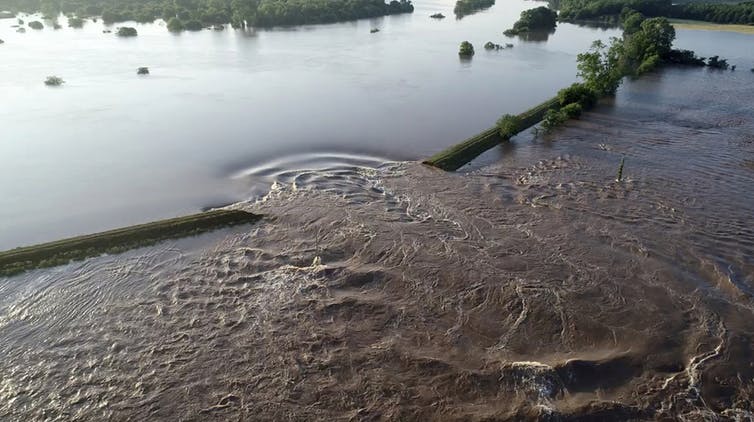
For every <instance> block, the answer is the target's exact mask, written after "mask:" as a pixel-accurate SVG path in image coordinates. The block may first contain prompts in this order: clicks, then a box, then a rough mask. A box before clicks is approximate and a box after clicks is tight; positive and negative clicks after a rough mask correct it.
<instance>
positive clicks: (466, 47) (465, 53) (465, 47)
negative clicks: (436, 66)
mask: <svg viewBox="0 0 754 422" xmlns="http://www.w3.org/2000/svg"><path fill="white" fill-rule="evenodd" d="M458 55H459V56H461V57H463V58H471V56H473V55H474V46H473V45H472V44H471V43H470V42H468V41H463V42H462V43H461V46H460V47H459V49H458Z"/></svg>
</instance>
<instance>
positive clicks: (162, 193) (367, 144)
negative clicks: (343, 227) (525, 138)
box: [0, 0, 617, 249]
mask: <svg viewBox="0 0 754 422" xmlns="http://www.w3.org/2000/svg"><path fill="white" fill-rule="evenodd" d="M453 5H454V2H453V1H450V0H445V1H440V2H437V1H436V2H424V1H422V2H418V3H417V5H416V11H415V12H414V13H413V14H410V15H400V16H389V17H385V18H382V19H375V20H362V21H357V22H347V23H340V24H333V25H317V26H305V27H295V28H279V29H273V30H265V31H256V32H243V31H231V30H225V31H202V32H198V33H192V32H185V33H181V34H179V35H175V34H170V33H169V32H168V31H167V30H166V28H165V27H164V24H163V25H160V24H154V25H137V24H133V26H135V27H136V28H137V30H138V31H139V36H138V37H136V38H132V39H122V38H118V37H116V36H115V35H114V34H103V33H102V30H103V28H104V27H103V26H102V23H101V22H100V23H93V22H87V23H86V25H85V26H84V28H82V29H71V28H68V27H67V24H66V21H65V19H64V18H61V19H60V23H61V25H62V26H63V29H60V30H58V31H55V30H53V29H51V28H45V29H44V30H42V31H34V30H31V29H27V31H26V33H25V34H18V33H16V32H15V29H14V28H11V25H13V24H15V19H6V20H0V39H3V40H5V44H2V45H1V46H0V96H1V98H2V101H0V123H1V125H2V126H1V127H0V161H1V164H2V165H0V198H2V199H1V200H0V249H7V248H12V247H15V246H20V245H26V244H31V243H38V242H42V241H48V240H54V239H58V238H61V237H67V236H71V235H75V234H81V233H92V232H96V231H100V230H104V229H109V228H115V227H122V226H125V225H130V224H135V223H140V222H146V221H152V220H156V219H160V218H166V217H172V216H176V215H182V214H187V213H191V212H196V211H199V210H201V209H203V208H205V207H209V206H216V205H221V204H227V203H229V202H235V201H238V200H245V199H248V198H250V197H253V196H256V195H259V194H262V193H264V192H265V191H266V190H267V188H268V187H269V180H270V178H269V177H268V176H269V174H270V172H271V171H272V172H275V171H281V170H291V169H301V168H323V167H327V166H331V165H337V164H350V165H362V164H365V163H368V164H370V165H372V166H374V165H378V164H379V163H382V162H384V161H386V160H415V159H419V158H423V157H426V156H428V155H430V154H432V153H434V152H436V151H439V150H441V149H443V148H445V147H446V146H448V145H450V144H453V143H455V142H458V141H460V140H462V139H464V138H466V137H468V136H471V135H473V134H475V133H477V132H479V131H480V130H482V129H484V128H487V127H489V126H491V125H492V124H493V123H494V122H495V120H497V118H499V117H500V115H502V114H504V113H516V112H520V111H521V110H524V109H526V108H527V107H530V106H532V105H535V104H537V103H539V102H540V101H542V100H544V99H546V98H550V97H551V96H552V95H553V94H554V93H555V92H556V91H557V90H558V89H560V88H562V87H564V86H567V85H569V84H570V83H572V82H573V81H575V79H576V66H575V63H576V55H577V54H578V53H579V52H582V51H584V50H585V49H586V48H588V46H589V45H590V43H591V42H592V41H593V40H595V39H598V38H601V39H606V38H608V37H610V36H614V35H617V32H616V31H602V30H595V29H588V28H579V27H577V26H574V25H568V24H563V25H560V26H559V27H558V30H557V31H556V32H555V33H554V34H552V35H551V36H550V38H549V40H548V41H547V42H540V43H527V42H522V41H519V40H517V39H508V38H506V37H504V36H503V35H502V32H503V31H504V30H505V29H507V28H509V27H510V26H512V24H513V22H515V20H516V19H517V18H518V16H519V14H520V12H521V11H522V10H525V9H527V8H531V7H533V5H535V3H531V2H529V1H525V0H513V1H507V0H506V1H505V2H504V3H501V4H499V5H497V6H495V7H492V8H491V9H489V10H487V11H485V12H482V13H479V14H476V15H471V16H467V17H465V18H463V19H462V20H455V18H454V17H453V13H452V10H453ZM436 12H442V13H444V14H445V15H446V16H448V18H446V19H444V20H441V21H437V20H434V19H430V18H429V15H430V14H432V13H436ZM25 20H27V21H29V20H31V19H30V18H25ZM373 27H376V28H380V32H378V33H376V34H370V32H369V31H370V29H371V28H373ZM111 29H114V28H111ZM463 40H469V41H471V42H472V43H473V44H474V45H475V46H476V48H477V54H476V56H475V57H474V59H473V60H472V61H471V62H462V61H460V60H459V58H458V54H457V52H458V46H459V44H460V42H461V41H463ZM486 41H494V42H496V43H499V44H504V43H513V44H514V45H515V46H514V48H513V49H509V50H505V51H497V52H486V51H485V50H484V49H483V47H482V46H483V44H484V43H485V42H486ZM140 66H148V67H149V68H150V70H151V75H149V76H148V77H138V76H137V75H136V69H137V68H138V67H140ZM48 75H58V76H60V77H62V78H63V79H64V80H65V81H66V84H65V85H64V86H63V87H61V88H49V87H46V86H45V85H44V84H43V83H42V82H43V81H44V79H45V78H46V77H47V76H48ZM257 175H258V177H255V176H257Z"/></svg>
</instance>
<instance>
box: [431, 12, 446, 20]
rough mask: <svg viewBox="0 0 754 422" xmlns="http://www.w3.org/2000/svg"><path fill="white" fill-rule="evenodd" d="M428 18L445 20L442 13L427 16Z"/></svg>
mask: <svg viewBox="0 0 754 422" xmlns="http://www.w3.org/2000/svg"><path fill="white" fill-rule="evenodd" d="M429 17H430V18H432V19H445V15H443V14H442V13H435V14H433V15H429Z"/></svg>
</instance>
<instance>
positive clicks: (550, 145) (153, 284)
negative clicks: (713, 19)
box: [0, 70, 754, 421]
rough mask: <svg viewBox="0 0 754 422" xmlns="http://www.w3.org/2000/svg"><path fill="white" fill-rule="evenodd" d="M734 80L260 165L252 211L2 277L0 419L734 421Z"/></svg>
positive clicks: (737, 297)
mask: <svg viewBox="0 0 754 422" xmlns="http://www.w3.org/2000/svg"><path fill="white" fill-rule="evenodd" d="M674 72H675V74H674ZM661 77H679V78H680V77H684V78H687V79H689V80H690V81H691V82H689V83H692V82H693V83H694V84H697V85H698V90H695V91H693V92H668V91H667V90H658V89H657V84H656V79H657V78H661ZM749 86H750V87H749V88H741V86H738V85H736V84H731V83H730V81H725V80H724V78H721V77H719V76H717V75H715V74H714V73H711V72H705V71H698V72H697V71H682V70H676V71H668V72H665V73H664V74H661V75H651V76H649V77H647V78H644V79H642V80H641V81H636V82H632V83H630V84H629V86H628V87H627V88H626V89H624V90H622V91H621V93H620V95H619V96H618V98H617V99H616V100H615V102H614V103H610V104H604V105H602V106H600V107H599V108H598V109H596V110H595V111H593V112H590V113H587V114H586V115H585V116H584V117H583V118H582V119H581V120H578V121H572V122H569V123H568V124H567V125H566V126H565V127H564V128H562V129H559V130H557V131H555V132H554V133H552V134H549V135H539V136H535V135H534V134H532V133H528V134H524V135H522V136H520V137H518V138H517V139H515V140H514V142H512V143H511V144H510V145H508V146H505V147H504V148H501V149H500V150H495V151H492V152H490V153H488V154H487V155H485V156H483V157H481V158H480V159H479V160H477V161H476V162H475V163H473V164H472V166H470V167H468V168H466V169H463V171H460V172H457V173H445V172H442V171H439V170H436V169H432V168H429V167H426V166H423V165H421V164H418V163H415V162H387V163H384V164H378V165H373V166H364V165H351V166H349V165H341V166H331V167H329V168H319V169H316V170H298V171H285V172H280V173H275V174H273V175H270V174H269V173H270V171H267V173H268V174H266V176H270V177H272V178H273V179H274V180H271V181H272V183H273V185H272V188H271V189H270V190H269V192H267V193H266V194H265V195H264V196H262V197H259V198H254V199H251V200H249V201H248V202H244V203H239V204H234V205H232V207H237V208H243V209H248V210H250V211H253V212H258V213H262V214H264V215H265V218H264V219H263V220H262V221H261V222H260V223H258V224H255V225H251V226H244V227H241V228H235V229H227V230H223V231H220V232H216V233H213V234H209V235H205V236H201V237H199V238H195V239H185V240H181V241H174V242H166V243H163V244H161V245H159V246H156V247H152V248H145V249H140V250H136V251H132V252H129V253H126V254H122V255H116V256H103V257H100V258H96V259H91V260H88V261H85V262H81V263H71V264H69V265H67V266H63V267H58V268H54V269H50V270H40V271H35V272H32V273H28V274H25V275H22V276H18V277H13V278H6V279H0V340H2V341H0V356H2V359H0V374H2V377H0V419H2V420H13V421H15V420H18V421H21V420H50V421H53V420H185V421H188V420H196V421H204V420H246V421H251V420H270V421H273V420H275V421H280V420H291V421H294V420H302V421H303V420H364V421H369V420H374V421H377V420H406V421H428V420H448V421H493V420H551V421H556V420H584V421H586V420H590V421H593V420H683V421H702V420H705V421H706V420H740V421H746V420H752V418H754V413H752V409H753V408H754V404H753V403H754V364H753V363H752V362H754V359H753V358H754V356H752V355H753V354H754V353H753V350H754V300H753V299H754V297H753V296H752V295H753V294H754V195H753V194H752V192H753V190H752V189H753V188H752V187H753V186H754V135H752V134H754V117H753V116H754V105H753V104H752V103H751V102H750V101H749V100H748V99H749V98H751V95H748V94H752V92H751V91H752V88H751V84H749ZM747 90H748V91H747ZM622 158H625V166H624V170H623V180H621V181H616V173H617V170H618V166H619V163H620V161H621V159H622ZM238 177H253V175H251V174H249V173H243V172H241V173H239V175H238Z"/></svg>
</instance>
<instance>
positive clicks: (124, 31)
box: [116, 26, 138, 37]
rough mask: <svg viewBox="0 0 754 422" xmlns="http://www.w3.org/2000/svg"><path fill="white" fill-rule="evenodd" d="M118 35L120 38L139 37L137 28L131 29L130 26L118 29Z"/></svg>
mask: <svg viewBox="0 0 754 422" xmlns="http://www.w3.org/2000/svg"><path fill="white" fill-rule="evenodd" d="M116 35H118V36H119V37H135V36H137V35H138V33H137V32H136V28H131V27H130V26H122V27H120V28H118V32H116Z"/></svg>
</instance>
